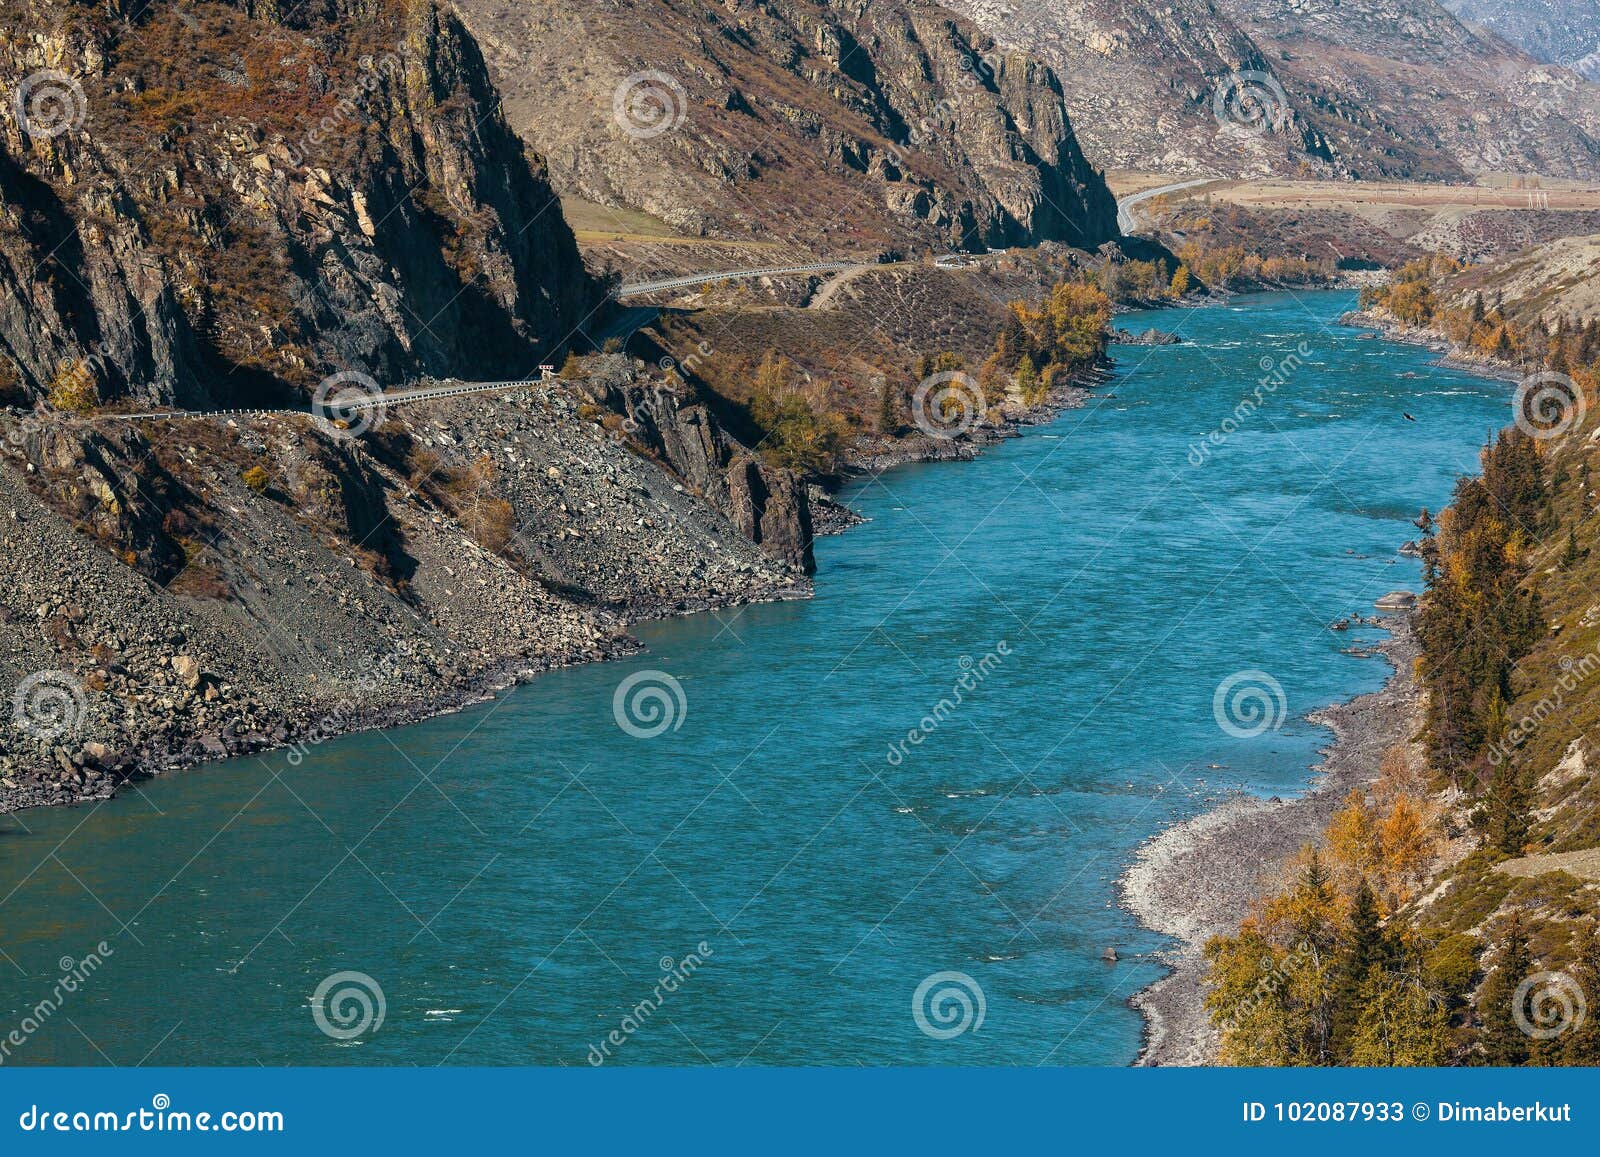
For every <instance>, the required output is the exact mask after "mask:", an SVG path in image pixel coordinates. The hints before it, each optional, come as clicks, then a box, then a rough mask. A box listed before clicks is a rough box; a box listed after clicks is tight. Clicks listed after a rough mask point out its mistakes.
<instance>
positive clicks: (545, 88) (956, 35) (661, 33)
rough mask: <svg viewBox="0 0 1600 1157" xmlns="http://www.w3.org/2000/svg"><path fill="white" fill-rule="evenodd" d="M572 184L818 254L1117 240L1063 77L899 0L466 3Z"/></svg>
mask: <svg viewBox="0 0 1600 1157" xmlns="http://www.w3.org/2000/svg"><path fill="white" fill-rule="evenodd" d="M456 7H457V8H458V9H459V10H460V12H461V13H462V15H463V16H464V17H465V19H466V21H467V23H468V25H469V26H470V27H471V28H472V30H473V31H474V33H475V34H476V35H477V37H478V40H479V41H480V43H482V44H483V45H484V48H485V52H486V55H487V57H488V60H489V64H490V67H491V69H492V70H493V72H494V73H495V77H496V80H497V82H498V84H499V85H500V87H501V89H502V90H503V91H504V92H505V94H506V108H507V112H508V115H509V117H510V119H511V121H512V124H513V125H514V127H516V128H517V129H518V130H519V131H520V132H521V133H522V134H523V136H524V138H525V139H527V140H528V141H529V142H530V143H531V144H532V145H533V146H534V147H535V148H536V149H538V150H539V152H540V153H541V154H543V155H544V156H545V157H546V158H547V159H548V161H549V164H550V173H551V178H552V180H553V181H554V182H555V184H556V186H557V188H558V189H559V190H560V191H561V192H562V193H563V194H564V195H567V196H577V197H581V198H584V199H586V200H588V201H592V202H597V203H599V204H601V205H604V206H611V207H614V208H617V207H628V208H635V209H641V210H644V211H646V212H648V213H651V214H653V215H655V216H656V217H658V218H661V219H663V220H665V221H667V222H668V223H670V224H671V225H673V226H675V227H676V228H678V229H679V230H680V231H683V232H687V233H690V234H696V235H703V236H707V237H716V238H736V239H751V238H762V239H771V240H778V241H787V242H791V243H794V244H801V245H805V246H806V247H808V248H813V249H815V250H817V251H820V252H830V253H832V252H842V251H848V250H857V251H859V250H861V249H863V248H870V247H873V246H876V247H905V246H907V245H910V246H915V247H930V248H939V249H948V248H951V247H961V248H969V249H970V248H981V247H983V246H1006V245H1015V244H1025V243H1033V242H1038V241H1043V240H1055V241H1063V242H1066V243H1068V244H1071V245H1076V246H1086V247H1091V248H1092V247H1094V246H1096V245H1099V244H1100V243H1101V242H1103V241H1105V240H1107V239H1109V238H1110V237H1111V236H1113V235H1114V234H1115V232H1116V222H1115V214H1116V208H1115V202H1114V200H1113V199H1112V197H1111V195H1110V193H1109V191H1108V190H1107V189H1106V187H1105V184H1104V182H1103V180H1102V179H1101V177H1100V175H1099V174H1098V173H1096V172H1095V171H1094V170H1093V169H1092V168H1091V167H1090V166H1089V164H1088V163H1087V162H1086V161H1085V160H1084V157H1083V154H1082V152H1081V150H1080V149H1079V147H1078V142H1077V140H1076V138H1075V137H1074V135H1073V128H1072V126H1071V125H1070V124H1069V123H1068V119H1067V107H1066V104H1065V103H1064V100H1063V94H1062V83H1061V81H1060V80H1059V79H1058V78H1057V77H1056V75H1055V74H1054V73H1053V72H1051V70H1050V69H1048V68H1046V67H1044V66H1043V65H1042V64H1040V63H1039V62H1037V61H1036V60H1033V59H1030V58H1029V57H1027V56H1025V55H1023V54H1021V53H1008V54H1003V55H996V54H995V53H994V52H993V50H992V49H993V41H992V40H991V39H990V38H989V37H988V36H985V35H984V34H983V33H981V32H980V31H978V30H977V29H976V28H974V27H972V26H971V25H970V24H968V23H966V22H965V21H962V20H958V19H957V18H956V17H955V16H954V15H953V14H952V13H950V12H948V11H946V10H945V9H942V8H939V7H936V6H934V5H930V4H926V3H920V2H916V3H913V2H904V0H874V2H873V3H872V4H870V5H868V4H864V3H858V2H855V0H767V2H764V3H760V4H750V3H726V4H710V3H706V2H704V0H607V2H605V3H598V2H596V0H548V2H546V3H540V4H536V5H529V4H526V3H523V2H522V0H456Z"/></svg>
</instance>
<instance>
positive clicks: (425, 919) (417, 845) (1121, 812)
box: [0, 293, 1508, 1065]
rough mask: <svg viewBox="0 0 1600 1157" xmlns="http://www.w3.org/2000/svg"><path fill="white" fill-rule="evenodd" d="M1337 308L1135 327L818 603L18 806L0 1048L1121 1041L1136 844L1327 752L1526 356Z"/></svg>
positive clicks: (1115, 1052)
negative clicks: (1492, 371)
mask: <svg viewBox="0 0 1600 1157" xmlns="http://www.w3.org/2000/svg"><path fill="white" fill-rule="evenodd" d="M1352 304H1353V301H1352V295H1349V294H1343V293H1316V294H1299V295H1287V294H1284V295H1261V296H1254V297H1248V298H1241V299H1237V300H1236V301H1234V302H1231V303H1229V304H1226V305H1215V306H1210V307H1207V308H1203V309H1198V310H1182V311H1179V310H1173V311H1161V312H1153V313H1150V314H1148V315H1144V316H1140V317H1136V318H1133V319H1127V320H1125V324H1132V325H1134V326H1136V327H1139V328H1142V327H1143V326H1145V325H1147V324H1148V325H1154V326H1159V327H1162V328H1166V329H1169V330H1176V331H1178V332H1181V333H1182V334H1183V335H1184V336H1185V337H1186V338H1187V339H1188V344H1185V345H1181V346H1176V347H1165V348H1153V349H1143V348H1128V349H1121V350H1119V351H1118V360H1119V363H1120V366H1119V374H1118V377H1117V380H1115V381H1114V382H1112V383H1109V384H1108V385H1107V386H1105V387H1103V388H1102V389H1101V390H1100V391H1099V396H1098V397H1097V398H1096V399H1095V400H1094V401H1092V402H1090V404H1088V405H1087V406H1086V407H1084V408H1083V409H1080V410H1076V411H1072V412H1068V413H1065V414H1063V415H1061V416H1060V417H1059V418H1058V419H1057V420H1055V421H1054V422H1052V423H1050V424H1048V425H1044V426H1040V427H1037V428H1034V429H1031V430H1029V431H1027V432H1026V433H1025V434H1024V435H1023V436H1022V437H1020V438H1018V439H1015V440H1013V441H1010V442H1007V443H1006V444H1004V445H1003V446H1000V447H998V448H996V449H995V450H993V451H992V452H990V453H988V454H986V455H985V456H984V457H983V458H981V459H980V460H979V461H978V462H976V463H970V464H941V465H927V466H914V467H909V468H904V469H899V470H895V471H893V472H891V473H889V474H886V475H884V476H883V477H881V478H878V479H875V480H872V481H869V482H863V483H860V484H858V485H856V486H855V487H853V488H852V489H851V490H850V491H849V493H848V494H847V495H846V498H847V500H848V501H849V502H850V503H851V504H852V505H854V506H855V507H856V508H857V509H859V510H860V511H861V512H862V513H864V514H866V515H867V516H868V517H869V518H870V519H871V521H870V522H869V523H868V524H867V525H865V526H863V527H860V528H858V529H856V530H854V531H851V532H850V533H849V534H846V535H843V536H840V537H837V538H832V539H829V540H827V541H825V542H822V543H820V544H819V546H818V552H817V553H818V562H819V565H820V573H819V575H818V579H817V595H816V598H815V599H814V600H812V601H809V602H805V603H793V604H786V605H775V606H761V607H753V608H748V609H745V610H742V611H737V612H727V613H724V614H721V615H701V616H695V617H691V618H685V619H680V620H675V621H670V622H663V623H657V624H650V625H647V626H645V627H643V628H642V629H641V630H640V632H639V634H640V636H641V637H642V638H643V640H644V641H645V642H646V644H647V645H648V652H647V653H646V654H644V655H642V656H640V657H638V658H637V659H634V660H632V661H629V662H626V663H619V664H602V665H595V666H590V667H585V668H579V669H574V670H570V671H562V672H557V673H555V674H551V675H548V676H546V677H543V678H541V679H539V680H538V681H536V682H535V683H533V684H531V685H529V686H526V687H523V688H520V689H518V690H516V691H514V692H512V693H510V694H507V695H506V696H504V697H502V698H501V699H499V700H498V701H496V702H495V703H492V704H487V705H484V706H481V707H479V708H476V709H473V710H471V711H467V712H464V713H462V714H459V715H454V716H450V717H446V718H442V719H438V720H435V721H432V722H429V723H426V724H423V725H420V726H415V727H410V728H406V729H404V730H400V731H395V732H389V733H380V734H370V735H361V736H352V737H347V738H344V739H340V740H336V741H332V742H329V743H327V744H325V745H323V746H321V747H320V748H318V749H316V750H314V751H312V752H311V753H310V754H309V756H308V757H307V758H306V759H305V760H304V762H303V763H301V764H300V765H298V766H291V765H290V764H289V762H288V761H287V759H286V757H285V756H283V755H281V754H280V755H275V756H268V757H266V758H263V759H247V760H239V761H235V762H232V763H229V764H223V765H216V766H211V767H207V768H203V769H198V770H196V771H194V772H190V773H186V774H180V775H176V776H172V777H170V778H165V779H162V780H159V781H154V782H151V783H148V784H145V785H143V786H142V787H140V788H139V789H137V790H133V791H129V792H127V793H126V794H125V795H123V796H122V797H120V798H119V799H118V800H116V801H114V802H112V803H109V804H104V805H101V806H96V807H85V808H78V809H68V810H55V811H39V812H28V813H24V814H21V815H17V816H10V817H0V897H3V903H0V950H3V957H0V1039H4V1038H5V1034H6V1033H7V1032H8V1031H10V1030H11V1029H12V1028H13V1027H14V1026H21V1027H20V1035H21V1036H22V1038H23V1043H22V1044H21V1045H16V1044H12V1045H10V1046H9V1048H8V1051H7V1052H6V1054H5V1057H4V1059H6V1061H7V1063H83V1064H105V1063H115V1064H120V1065H131V1064H137V1063H141V1062H142V1063H145V1064H200V1063H205V1064H256V1063H261V1064H268V1065H272V1064H283V1063H309V1064H346V1063H360V1064H393V1063H404V1064H438V1063H452V1064H458V1063H480V1064H575V1065H582V1064H586V1063H595V1062H596V1061H605V1062H606V1063H658V1064H659V1063H670V1064H677V1063H686V1064H700V1063H715V1064H732V1063H738V1062H742V1061H745V1062H749V1063H761V1064H820V1063H826V1064H854V1063H863V1064H888V1063H905V1064H1039V1063H1052V1064H1126V1063H1128V1062H1130V1061H1131V1060H1132V1059H1133V1058H1134V1057H1135V1055H1136V1053H1137V1051H1138V1047H1139V1043H1140V1033H1141V1027H1142V1026H1141V1021H1140V1018H1139V1016H1138V1014H1137V1013H1135V1012H1134V1011H1132V1010H1130V1009H1129V1008H1128V1007H1127V1005H1126V1003H1125V1001H1126V998H1127V997H1128V996H1129V995H1130V994H1131V993H1133V992H1135V991H1137V990H1138V989H1139V988H1140V987H1142V986H1144V985H1145V984H1148V983H1149V982H1151V981H1152V980H1154V979H1156V978H1157V977H1158V976H1159V975H1160V974H1161V968H1160V966H1159V964H1158V963H1157V961H1156V960H1154V959H1153V958H1152V956H1151V954H1152V953H1154V952H1155V951H1157V950H1158V949H1159V948H1160V947H1161V944H1162V941H1161V939H1160V938H1159V937H1157V936H1154V935H1152V934H1150V933H1148V932H1146V931H1144V930H1142V929H1141V928H1140V927H1139V926H1138V925H1137V924H1136V923H1135V922H1134V921H1133V920H1132V919H1131V918H1130V917H1129V916H1128V915H1126V914H1125V913H1124V912H1122V911H1121V910H1120V909H1119V908H1118V907H1117V906H1116V903H1115V881H1116V879H1117V877H1118V875H1119V874H1120V873H1121V872H1122V870H1123V868H1124V867H1125V865H1126V864H1127V862H1128V860H1129V857H1130V855H1131V854H1132V852H1133V851H1134V849H1135V848H1136V847H1137V846H1138V845H1139V844H1140V842H1141V841H1143V840H1145V839H1146V838H1148V837H1149V836H1150V835H1151V834H1152V833H1153V832H1155V831H1157V830H1158V829H1160V828H1161V827H1163V826H1165V825H1167V824H1169V823H1171V822H1173V821H1174V820H1177V819H1181V818H1184V817H1187V816H1189V815H1192V814H1194V813H1195V812H1196V811H1198V810H1200V809H1202V808H1204V807H1205V806H1207V804H1208V802H1210V801H1214V800H1215V799H1217V798H1219V797H1220V796H1221V795H1222V794H1224V793H1226V792H1227V791H1229V790H1233V789H1236V788H1239V787H1241V786H1242V787H1243V788H1245V789H1246V790H1249V791H1252V792H1258V793H1261V794H1274V793H1276V794H1285V793H1293V792H1296V791H1298V790H1301V789H1302V788H1303V787H1304V785H1305V782H1306V780H1307V774H1308V768H1309V766H1310V765H1311V764H1312V763H1313V762H1314V761H1315V753H1316V750H1317V748H1318V747H1319V746H1321V745H1322V744H1324V743H1325V742H1326V740H1327V734H1326V733H1325V732H1324V731H1322V730H1321V729H1319V728H1316V727H1313V726H1311V725H1309V724H1307V723H1305V722H1304V721H1303V720H1302V719H1301V716H1302V715H1303V714H1304V713H1305V712H1307V711H1310V710H1312V709H1314V708H1316V707H1318V706H1321V705H1324V704H1327V703H1330V702H1333V701H1335V700H1339V699H1343V698H1347V697H1350V696H1352V695H1355V694H1358V693H1361V692H1364V691H1369V690H1372V689H1374V688H1376V687H1377V686H1379V685H1380V684H1381V682H1382V681H1383V679H1384V677H1385V674H1386V668H1385V667H1384V665H1383V663H1382V660H1380V659H1371V658H1362V657H1358V656H1353V655H1349V654H1346V653H1344V652H1345V649H1347V648H1351V647H1356V646H1359V645H1360V644H1361V643H1363V642H1370V641H1372V638H1373V634H1372V632H1370V631H1367V630H1364V629H1361V628H1357V629H1355V630H1352V631H1348V632H1334V631H1330V630H1329V629H1328V627H1327V624H1329V623H1330V622H1332V621H1333V620H1335V619H1338V618H1340V617H1341V616H1343V615H1347V614H1349V613H1351V612H1361V613H1371V610H1370V609H1371V606H1372V602H1373V600H1374V599H1375V598H1376V597H1378V596H1380V595H1382V594H1384V593H1385V592H1387V591H1389V590H1392V589H1395V588H1400V587H1408V586H1409V587H1413V588H1414V587H1415V585H1416V583H1417V582H1418V579H1419V572H1418V566H1417V564H1416V563H1415V562H1414V561H1413V560H1411V559H1409V558H1406V557H1403V556H1400V555H1398V554H1397V548H1398V547H1399V546H1400V545H1401V544H1402V543H1404V542H1405V541H1406V539H1407V538H1408V537H1410V536H1411V535H1413V534H1414V533H1415V532H1414V529H1413V528H1412V527H1411V526H1410V525H1409V524H1408V520H1409V519H1410V518H1411V517H1413V516H1414V515H1415V514H1416V512H1417V510H1418V509H1419V508H1420V507H1422V506H1423V505H1427V506H1429V507H1430V508H1433V509H1437V508H1438V507H1439V506H1440V505H1442V504H1443V503H1444V502H1445V501H1446V499H1447V497H1448V495H1449V492H1450V488H1451V485H1452V483H1453V480H1454V478H1455V477H1456V476H1457V475H1458V474H1460V473H1463V472H1469V471H1472V470H1474V469H1475V468H1476V465H1475V464H1476V450H1477V447H1478V446H1479V445H1480V444H1481V443H1482V441H1483V439H1484V436H1485V434H1486V432H1487V431H1488V430H1490V429H1491V428H1494V427H1497V426H1499V425H1501V424H1503V423H1504V421H1505V418H1506V416H1507V410H1508V391H1507V388H1506V387H1505V385H1504V384H1502V383H1497V382H1492V381H1485V380H1480V379H1476V378H1472V377H1468V376H1464V375H1461V374H1457V373H1453V372H1449V371H1445V370H1440V369H1435V368H1431V367H1429V366H1428V365H1427V361H1428V357H1429V355H1427V354H1426V353H1425V352H1424V351H1421V350H1417V349H1414V348H1410V347H1405V346H1400V345H1396V344H1392V343H1389V342H1387V341H1383V340H1379V339H1371V338H1366V337H1363V336H1362V335H1361V334H1359V333H1357V332H1356V331H1352V330H1344V329H1340V328H1339V327H1338V326H1337V324H1336V319H1337V317H1338V316H1339V314H1340V313H1341V311H1343V310H1344V309H1347V308H1350V307H1351V305H1352ZM1302 343H1303V344H1302ZM1275 375H1276V376H1275ZM1278 378H1281V379H1282V380H1281V384H1274V385H1273V386H1271V387H1268V388H1265V389H1261V390H1260V396H1261V398H1262V405H1261V407H1260V409H1259V410H1258V411H1257V412H1255V413H1254V414H1247V415H1245V416H1244V417H1243V418H1242V420H1241V421H1240V423H1239V424H1238V428H1237V429H1232V425H1233V424H1232V423H1231V422H1230V423H1229V428H1230V429H1231V430H1232V432H1231V433H1229V434H1227V435H1225V436H1223V437H1221V438H1220V439H1218V443H1217V444H1214V445H1211V447H1210V452H1209V454H1203V453H1200V452H1197V451H1195V450H1194V449H1193V447H1195V446H1196V445H1197V444H1198V443H1200V442H1202V441H1203V440H1205V439H1206V436H1207V435H1208V434H1209V433H1211V432H1213V431H1217V430H1219V429H1220V428H1221V427H1222V425H1223V423H1224V420H1225V419H1227V418H1229V416H1230V415H1231V414H1233V413H1234V412H1235V407H1237V406H1238V405H1239V403H1240V401H1241V399H1242V398H1244V397H1246V396H1247V395H1249V394H1251V393H1252V392H1253V391H1257V390H1258V388H1259V387H1260V383H1261V382H1262V381H1263V380H1264V379H1271V380H1272V381H1273V382H1274V383H1276V382H1277V380H1278ZM1405 413H1409V414H1411V415H1412V416H1413V417H1414V418H1415V419H1416V420H1415V421H1408V420H1406V418H1405V416H1404V414H1405ZM635 675H637V676H639V678H638V679H636V680H634V681H633V688H632V689H633V691H634V692H635V694H634V695H632V696H629V697H625V698H624V700H623V705H622V711H621V715H620V718H621V719H622V721H623V722H626V723H627V724H628V728H629V730H625V729H624V728H623V727H622V726H621V725H619V715H618V713H617V710H616V709H615V702H614V700H615V693H616V690H617V688H618V686H619V684H620V683H622V682H623V681H624V680H625V679H628V678H629V677H631V676H635ZM663 675H665V676H670V677H671V680H675V681H676V687H674V685H673V683H672V682H670V681H669V680H667V679H665V678H663ZM1241 676H1242V677H1241ZM1230 679H1232V680H1233V681H1232V684H1231V687H1232V689H1233V691H1235V692H1238V693H1240V695H1235V694H1231V693H1230V694H1227V695H1225V696H1224V699H1223V702H1222V713H1221V719H1222V723H1221V724H1219V716H1218V711H1217V704H1216V696H1217V690H1218V687H1219V686H1220V685H1222V684H1224V683H1226V682H1228V681H1229V680H1230ZM1279 688H1281V693H1282V699H1281V701H1280V700H1279V698H1278V689H1279ZM652 689H655V690H659V691H660V694H659V695H657V696H655V697H654V698H652V695H651V692H652ZM680 689H681V694H680ZM1252 689H1257V690H1259V691H1260V694H1259V695H1253V694H1252ZM639 693H642V695H640V694H639ZM941 701H943V705H942V706H941ZM630 703H632V704H633V707H634V708H635V709H636V713H635V714H631V715H630V714H629V704H630ZM652 707H653V708H655V709H657V710H664V711H665V712H666V716H665V717H662V718H661V720H660V722H666V721H667V720H668V719H670V726H668V727H667V728H666V730H664V731H663V732H662V733H661V734H659V735H655V736H653V737H647V736H641V735H640V734H637V733H640V732H647V731H650V730H655V729H657V728H658V727H659V725H660V723H659V722H656V717H654V716H650V715H649V714H648V711H649V710H650V709H651V708H652ZM1252 708H1259V709H1264V710H1265V711H1266V719H1265V722H1266V723H1269V724H1270V723H1272V722H1275V721H1281V725H1280V726H1278V727H1276V728H1272V727H1268V728H1267V729H1266V730H1261V727H1260V724H1259V723H1258V722H1257V721H1256V719H1255V717H1254V716H1251V715H1250V714H1249V710H1250V709H1252ZM1230 710H1232V711H1233V712H1234V713H1233V714H1229V712H1230ZM1222 724H1226V725H1227V726H1226V727H1224V726H1223V725H1222ZM913 731H915V735H914V737H913V736H912V735H911V734H910V733H912V732H913ZM1256 731H1260V733H1259V734H1252V732H1256ZM630 732H631V733H630ZM102 943H103V948H102V947H100V946H101V945H102ZM1107 948H1115V949H1116V950H1117V953H1118V954H1119V959H1118V960H1116V961H1114V962H1107V961H1106V960H1103V959H1102V954H1103V953H1104V951H1105V950H1106V949H1107ZM91 954H93V955H91ZM96 957H97V958H98V959H95V958H96ZM86 960H87V961H89V964H90V966H92V967H93V971H92V974H87V972H88V969H87V968H86V967H85V966H84V965H83V964H82V963H80V962H84V961H86ZM63 968H66V969H67V970H68V974H69V975H70V976H72V978H73V979H72V982H71V984H70V985H67V988H70V989H73V991H60V990H59V988H60V981H61V975H62V974H61V970H62V969H63ZM339 973H357V974H360V975H359V976H355V977H345V978H339V979H335V980H332V981H329V982H328V983H326V984H324V982H325V981H328V978H330V977H335V976H336V974H339ZM948 974H959V975H948ZM80 975H82V976H84V978H83V979H81V980H80V979H78V976H80ZM319 985H321V986H322V987H323V990H324V993H325V995H324V997H323V998H322V999H321V1000H318V999H316V998H315V994H316V993H317V991H318V989H319ZM919 989H921V990H922V999H921V1000H920V1002H918V1001H917V1000H916V998H917V996H918V992H919ZM357 990H359V992H361V993H365V994H366V1000H367V1005H366V1006H365V1008H364V1007H363V1005H362V1004H361V1002H360V1001H359V1000H357V999H355V997H356V995H357ZM380 990H381V998H380V997H379V995H378V993H379V991H380ZM46 1000H48V1001H50V1002H51V1003H52V1004H53V1005H54V1007H52V1008H47V1009H45V1010H42V1012H41V1011H40V1010H38V1006H39V1004H40V1002H41V1001H46ZM367 1008H370V1010H371V1011H370V1013H368V1012H366V1009H367ZM380 1008H381V1011H382V1018H381V1023H380V1022H379V1021H378V1017H377V1013H378V1010H379V1009H380ZM30 1010H34V1011H30ZM980 1012H981V1022H980ZM324 1026H326V1027H327V1028H328V1029H329V1030H331V1031H324ZM358 1029H359V1030H361V1031H359V1032H355V1030H358ZM957 1030H963V1031H957ZM352 1033H353V1034H354V1035H351V1034H352Z"/></svg>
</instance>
